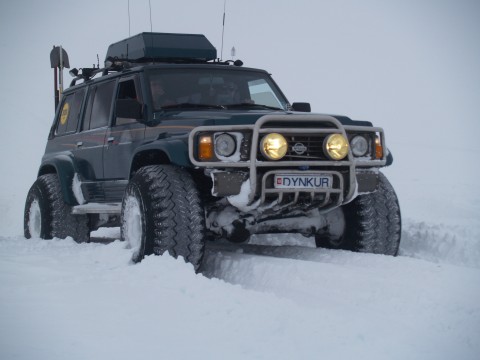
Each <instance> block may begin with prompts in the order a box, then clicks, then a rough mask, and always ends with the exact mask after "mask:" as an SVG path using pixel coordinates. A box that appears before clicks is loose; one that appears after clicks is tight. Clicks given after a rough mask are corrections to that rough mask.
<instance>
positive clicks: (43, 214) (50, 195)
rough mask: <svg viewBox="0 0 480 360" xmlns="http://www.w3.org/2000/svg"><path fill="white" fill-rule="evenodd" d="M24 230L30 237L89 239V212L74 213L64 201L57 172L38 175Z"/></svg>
mask: <svg viewBox="0 0 480 360" xmlns="http://www.w3.org/2000/svg"><path fill="white" fill-rule="evenodd" d="M23 230H24V235H25V237H26V238H27V239H30V238H32V237H34V238H41V239H52V238H54V237H56V238H60V239H65V238H66V237H67V236H71V237H72V238H73V239H74V240H76V241H78V242H84V241H88V240H89V239H90V229H89V227H88V217H87V215H73V214H72V208H71V206H69V205H67V204H65V202H64V201H63V198H62V190H61V188H60V182H59V180H58V177H57V175H56V174H46V175H42V176H39V177H38V178H37V180H36V181H35V182H34V183H33V185H32V187H31V188H30V191H29V192H28V195H27V200H26V202H25V212H24V223H23Z"/></svg>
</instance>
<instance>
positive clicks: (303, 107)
mask: <svg viewBox="0 0 480 360" xmlns="http://www.w3.org/2000/svg"><path fill="white" fill-rule="evenodd" d="M292 110H293V111H301V112H311V111H312V109H311V108H310V103H307V102H294V103H293V104H292Z"/></svg>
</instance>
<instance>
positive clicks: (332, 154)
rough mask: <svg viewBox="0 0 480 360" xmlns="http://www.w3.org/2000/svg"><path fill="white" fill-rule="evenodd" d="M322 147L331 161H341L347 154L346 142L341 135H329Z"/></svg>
mask: <svg viewBox="0 0 480 360" xmlns="http://www.w3.org/2000/svg"><path fill="white" fill-rule="evenodd" d="M323 147H324V149H325V153H326V155H327V156H328V157H329V158H330V159H332V160H342V159H343V158H345V156H347V154H348V140H347V139H345V137H344V136H343V135H341V134H332V135H329V136H328V137H327V138H326V139H325V141H324V143H323Z"/></svg>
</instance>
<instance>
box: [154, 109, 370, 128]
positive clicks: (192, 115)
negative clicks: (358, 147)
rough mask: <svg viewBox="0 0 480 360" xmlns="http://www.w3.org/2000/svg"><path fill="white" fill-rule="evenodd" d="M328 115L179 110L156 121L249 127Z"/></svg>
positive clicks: (347, 120) (354, 122) (349, 122)
mask: <svg viewBox="0 0 480 360" xmlns="http://www.w3.org/2000/svg"><path fill="white" fill-rule="evenodd" d="M275 114H278V115H306V114H311V115H328V114H312V113H303V112H293V111H281V110H279V111H271V110H244V109H242V110H241V111H239V110H201V111H198V110H189V111H185V110H178V111H168V112H164V113H156V114H155V120H156V121H160V122H163V121H182V120H185V121H186V122H189V123H190V122H194V123H195V126H201V125H247V124H254V123H255V122H256V121H257V120H258V119H259V118H260V117H262V116H264V115H275ZM329 116H332V117H334V118H336V119H337V120H338V121H340V123H341V124H343V125H357V126H372V123H370V122H368V121H358V120H352V119H350V118H348V117H346V116H340V115H329Z"/></svg>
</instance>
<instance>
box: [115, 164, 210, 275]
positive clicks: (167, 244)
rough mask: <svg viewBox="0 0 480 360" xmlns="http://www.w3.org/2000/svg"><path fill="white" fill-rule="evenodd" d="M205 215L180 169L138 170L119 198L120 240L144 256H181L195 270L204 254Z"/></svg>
mask: <svg viewBox="0 0 480 360" xmlns="http://www.w3.org/2000/svg"><path fill="white" fill-rule="evenodd" d="M204 233H205V214H204V210H203V207H202V205H201V202H200V197H199V194H198V190H197V187H196V186H195V183H194V181H193V179H192V177H191V175H190V174H189V173H188V172H187V171H186V170H184V169H182V168H179V167H175V166H170V165H162V166H160V165H158V166H157V165H155V166H146V167H143V168H141V169H140V170H139V171H138V172H137V173H136V174H135V175H134V177H133V178H132V179H131V180H130V182H129V184H128V186H127V188H126V190H125V195H124V198H123V203H122V219H121V239H122V240H124V241H126V242H127V245H128V246H129V247H130V248H131V249H133V257H132V260H133V261H134V262H138V261H140V260H142V259H143V257H144V256H145V255H150V254H156V255H162V254H163V253H165V252H166V251H167V252H168V253H169V254H170V255H171V256H173V257H178V256H182V257H183V258H184V259H185V261H187V262H190V263H192V264H193V266H194V268H195V271H198V270H199V267H200V265H201V262H202V259H203V252H204Z"/></svg>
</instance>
